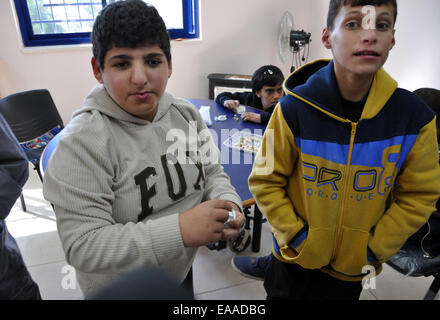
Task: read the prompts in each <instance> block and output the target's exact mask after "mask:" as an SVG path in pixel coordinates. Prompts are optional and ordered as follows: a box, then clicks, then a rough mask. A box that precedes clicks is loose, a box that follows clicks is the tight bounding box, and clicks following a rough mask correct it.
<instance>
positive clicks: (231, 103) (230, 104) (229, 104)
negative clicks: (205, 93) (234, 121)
mask: <svg viewBox="0 0 440 320" xmlns="http://www.w3.org/2000/svg"><path fill="white" fill-rule="evenodd" d="M239 105H240V101H238V100H226V101H225V102H224V103H223V106H224V107H225V108H226V109H229V110H231V111H234V112H237V107H238V106H239Z"/></svg>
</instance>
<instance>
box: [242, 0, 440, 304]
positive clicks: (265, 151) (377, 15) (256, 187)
mask: <svg viewBox="0 0 440 320" xmlns="http://www.w3.org/2000/svg"><path fill="white" fill-rule="evenodd" d="M396 17H397V3H396V0H370V1H368V0H351V1H350V0H331V1H330V8H329V15H328V21H327V27H326V28H325V29H324V32H323V35H322V41H323V44H324V45H325V47H326V48H328V49H331V50H332V53H333V60H331V61H328V60H318V61H315V62H312V63H310V64H307V65H305V66H304V67H302V68H301V69H299V70H297V71H296V72H295V73H294V74H292V75H291V76H290V77H289V78H288V79H287V80H286V81H285V83H284V89H285V91H286V94H287V95H286V97H285V98H283V99H282V100H280V103H279V104H278V105H277V107H276V108H275V110H274V113H273V115H272V118H271V120H270V121H269V124H268V126H267V130H266V133H265V136H264V138H263V143H262V148H261V149H260V151H259V153H258V155H257V157H256V159H255V164H254V168H253V171H252V173H251V176H250V177H249V186H250V190H251V192H252V193H253V195H254V196H255V199H256V202H257V204H258V206H259V208H260V209H261V211H262V212H263V213H264V214H265V216H266V217H267V219H268V221H269V222H270V224H271V226H272V231H273V252H272V253H273V255H274V257H275V258H274V259H272V260H271V262H270V265H269V266H268V269H267V270H266V276H265V280H264V286H265V289H266V292H267V295H268V299H358V298H359V296H360V293H361V291H362V283H361V280H362V279H363V277H365V275H366V272H367V271H370V272H371V271H373V270H375V272H376V274H378V273H379V272H380V271H381V263H382V262H385V261H387V260H388V259H389V258H390V257H392V256H393V255H394V254H395V253H396V252H397V251H398V250H399V249H400V247H401V246H402V245H403V244H404V243H405V241H406V240H407V239H408V238H409V237H410V236H411V235H412V234H413V233H415V232H416V231H417V230H418V229H419V228H420V227H421V226H422V225H423V224H424V223H425V222H426V221H427V219H428V218H429V216H430V215H431V213H432V212H433V211H434V210H435V203H436V201H437V199H438V198H439V196H440V185H439V184H440V169H439V164H438V149H437V139H436V123H435V115H434V113H433V112H432V111H431V110H430V109H429V108H428V107H427V106H426V105H425V104H424V103H423V101H422V100H421V99H420V98H418V97H417V96H415V95H414V94H413V93H410V92H409V91H406V90H403V89H399V88H398V87H397V82H396V81H395V80H394V79H392V78H391V77H390V76H389V75H388V74H387V73H386V72H385V70H384V69H383V68H382V66H383V65H384V63H385V62H386V60H387V58H388V54H389V51H390V50H391V49H392V47H393V46H394V44H395V38H394V32H395V31H394V24H395V20H396ZM371 21H373V23H374V24H373V25H372V26H371V25H369V24H368V23H371ZM274 141H276V145H274V143H273V142H274ZM267 164H271V167H268V166H267Z"/></svg>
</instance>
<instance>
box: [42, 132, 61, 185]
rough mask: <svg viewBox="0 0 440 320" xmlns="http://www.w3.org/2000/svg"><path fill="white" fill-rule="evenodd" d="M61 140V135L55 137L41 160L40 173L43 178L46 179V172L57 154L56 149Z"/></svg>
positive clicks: (45, 149)
mask: <svg viewBox="0 0 440 320" xmlns="http://www.w3.org/2000/svg"><path fill="white" fill-rule="evenodd" d="M59 140H60V135H59V134H57V135H56V136H55V137H53V139H52V140H50V141H49V143H48V144H47V146H46V148H44V151H43V154H42V155H41V159H40V173H41V177H42V178H44V172H45V171H46V168H47V165H48V164H49V160H50V158H51V157H52V155H53V153H54V152H55V149H56V148H57V146H58V142H59Z"/></svg>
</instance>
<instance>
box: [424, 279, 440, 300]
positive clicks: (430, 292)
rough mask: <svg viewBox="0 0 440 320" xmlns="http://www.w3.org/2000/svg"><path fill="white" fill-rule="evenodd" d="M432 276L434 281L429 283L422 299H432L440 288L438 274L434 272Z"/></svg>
mask: <svg viewBox="0 0 440 320" xmlns="http://www.w3.org/2000/svg"><path fill="white" fill-rule="evenodd" d="M434 277H435V278H434V281H433V282H432V283H431V286H430V287H429V289H428V292H427V293H426V295H425V298H423V300H434V299H435V297H436V296H437V294H438V292H439V290H440V274H436V275H435V276H434Z"/></svg>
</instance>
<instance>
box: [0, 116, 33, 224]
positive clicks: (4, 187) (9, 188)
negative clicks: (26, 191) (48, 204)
mask: <svg viewBox="0 0 440 320" xmlns="http://www.w3.org/2000/svg"><path fill="white" fill-rule="evenodd" d="M0 145H1V149H2V150H1V151H0V152H1V158H2V159H1V161H0V190H1V193H2V197H1V201H0V219H6V217H7V216H8V214H9V212H10V210H11V209H12V207H13V206H14V204H15V201H16V200H17V198H18V197H19V196H20V193H21V190H22V187H23V186H24V184H25V183H26V181H27V179H28V177H29V165H28V160H27V157H26V155H25V153H24V151H23V150H22V149H21V147H20V145H19V143H18V141H17V139H16V138H15V136H14V135H13V133H12V131H11V129H10V128H9V125H8V124H7V122H6V120H5V119H4V118H3V116H2V115H0Z"/></svg>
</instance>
